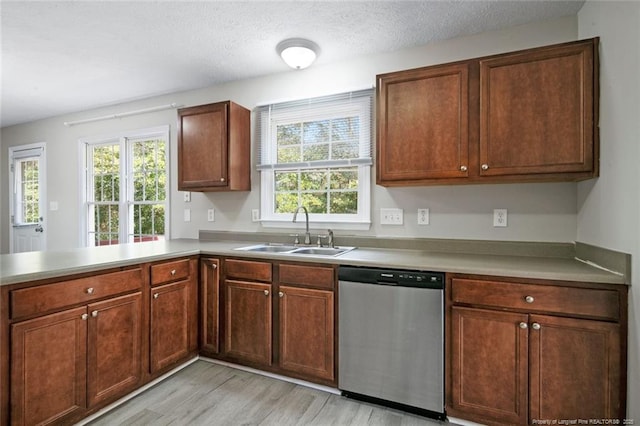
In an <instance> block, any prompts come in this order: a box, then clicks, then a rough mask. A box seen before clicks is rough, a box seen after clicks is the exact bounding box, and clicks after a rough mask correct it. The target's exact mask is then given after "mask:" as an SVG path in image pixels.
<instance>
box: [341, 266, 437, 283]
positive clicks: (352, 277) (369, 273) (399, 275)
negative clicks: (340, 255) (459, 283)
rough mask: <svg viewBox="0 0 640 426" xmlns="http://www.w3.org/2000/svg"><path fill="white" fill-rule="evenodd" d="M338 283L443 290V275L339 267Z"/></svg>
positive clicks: (424, 272) (425, 272)
mask: <svg viewBox="0 0 640 426" xmlns="http://www.w3.org/2000/svg"><path fill="white" fill-rule="evenodd" d="M338 279H339V280H340V281H352V282H360V283H370V284H381V285H398V286H403V287H423V288H444V273H442V272H427V271H408V270H398V269H383V268H369V267H357V266H341V267H340V268H339V269H338Z"/></svg>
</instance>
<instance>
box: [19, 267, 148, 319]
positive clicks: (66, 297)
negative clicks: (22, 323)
mask: <svg viewBox="0 0 640 426" xmlns="http://www.w3.org/2000/svg"><path fill="white" fill-rule="evenodd" d="M141 286H142V270H141V269H139V268H137V269H129V270H126V271H118V272H111V273H108V274H100V275H95V276H92V277H86V278H79V279H75V280H69V281H62V282H58V283H54V284H46V285H41V286H36V287H29V288H22V289H19V290H14V291H12V292H11V295H10V306H11V318H18V317H23V316H28V315H34V314H39V313H42V312H47V311H52V310H55V309H59V308H63V307H65V306H71V305H76V304H78V303H83V302H90V301H93V300H97V299H101V298H104V297H108V296H113V295H116V294H120V293H125V292H129V291H133V290H138V289H140V288H141Z"/></svg>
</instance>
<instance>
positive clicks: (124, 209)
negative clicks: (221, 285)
mask: <svg viewBox="0 0 640 426" xmlns="http://www.w3.org/2000/svg"><path fill="white" fill-rule="evenodd" d="M153 138H159V139H164V140H165V144H166V147H165V166H166V179H167V182H166V188H165V200H164V202H163V204H164V209H165V213H164V214H165V220H164V222H165V223H164V234H163V235H164V238H165V239H167V240H168V239H169V238H170V225H171V220H170V214H171V188H170V182H171V176H170V173H171V165H170V162H169V158H170V157H169V151H170V133H169V126H168V125H166V126H158V127H152V128H146V129H139V130H132V131H125V132H119V133H116V134H110V135H102V136H95V137H90V138H82V139H80V140H79V156H80V159H81V161H80V164H81V167H80V179H79V181H80V182H81V186H80V188H79V190H80V196H79V200H80V203H79V211H80V212H82V213H81V217H80V221H79V225H80V230H79V235H80V244H81V246H83V247H94V246H95V245H94V244H93V243H92V241H91V238H90V236H91V235H93V232H94V228H93V227H90V225H91V224H92V223H93V219H92V218H90V217H89V211H88V209H89V203H93V204H94V205H113V204H117V205H118V216H119V228H118V244H125V243H131V242H134V238H135V236H133V235H132V234H133V227H134V223H133V220H134V219H133V218H134V213H133V208H134V206H135V205H136V204H140V202H139V201H135V200H134V199H133V198H134V195H133V193H134V190H133V187H134V183H133V179H132V178H131V177H132V176H133V164H132V163H133V161H132V158H133V146H132V144H131V143H127V141H128V140H129V141H131V142H136V141H140V140H141V139H153ZM100 145H105V146H107V145H119V150H120V166H119V179H120V183H119V200H118V201H115V202H104V201H100V202H96V201H89V191H90V189H91V188H93V183H94V180H93V179H94V177H93V174H92V173H91V170H89V158H88V157H89V152H88V148H89V147H95V146H100ZM129 198H130V199H129ZM153 204H159V203H157V202H154V203H153ZM130 235H131V238H129V236H130Z"/></svg>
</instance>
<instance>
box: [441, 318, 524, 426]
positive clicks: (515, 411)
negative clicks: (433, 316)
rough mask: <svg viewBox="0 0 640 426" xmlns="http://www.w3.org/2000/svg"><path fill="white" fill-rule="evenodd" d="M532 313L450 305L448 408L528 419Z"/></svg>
mask: <svg viewBox="0 0 640 426" xmlns="http://www.w3.org/2000/svg"><path fill="white" fill-rule="evenodd" d="M527 323H528V315H526V314H518V313H509V312H500V311H492V310H487V309H472V308H461V307H456V306H454V307H453V308H452V318H451V350H452V353H451V354H450V359H451V366H450V374H451V383H452V389H451V390H450V392H451V393H450V394H451V401H450V404H449V406H448V407H447V410H448V412H450V414H451V415H453V416H455V415H456V412H458V410H459V412H460V413H461V414H462V415H463V416H464V417H465V418H468V416H470V415H472V416H474V417H475V416H477V418H478V419H476V420H475V421H478V420H480V419H489V420H495V421H498V422H503V423H509V424H527V414H528V413H527V411H528V410H527V409H528V405H527V401H528V398H527V394H528V390H529V386H528V360H527V358H528V356H527V353H528V337H527V333H528V328H527V327H528V326H527Z"/></svg>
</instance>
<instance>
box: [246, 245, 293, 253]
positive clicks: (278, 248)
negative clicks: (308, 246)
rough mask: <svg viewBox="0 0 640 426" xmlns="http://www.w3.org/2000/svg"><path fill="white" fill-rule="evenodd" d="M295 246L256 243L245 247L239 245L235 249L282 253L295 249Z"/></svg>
mask: <svg viewBox="0 0 640 426" xmlns="http://www.w3.org/2000/svg"><path fill="white" fill-rule="evenodd" d="M297 248H298V247H297V246H287V245H281V244H258V245H253V246H247V247H239V248H237V249H236V250H243V251H257V252H266V253H283V252H288V251H292V250H295V249H297Z"/></svg>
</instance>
